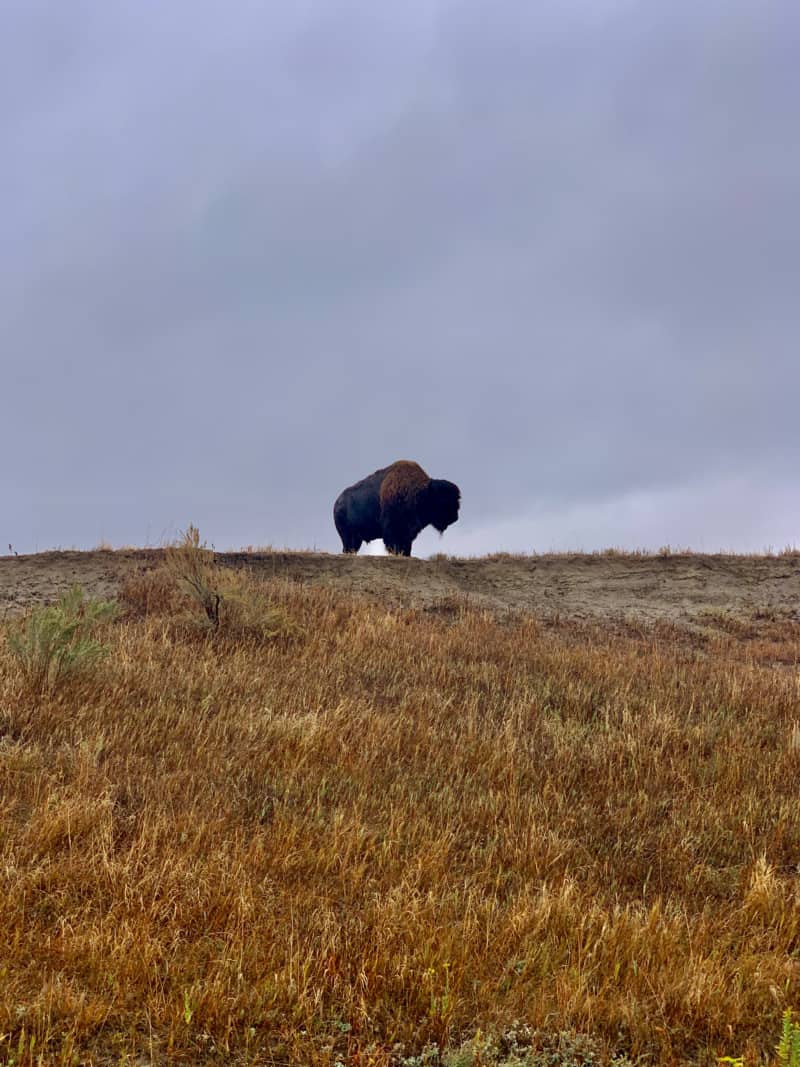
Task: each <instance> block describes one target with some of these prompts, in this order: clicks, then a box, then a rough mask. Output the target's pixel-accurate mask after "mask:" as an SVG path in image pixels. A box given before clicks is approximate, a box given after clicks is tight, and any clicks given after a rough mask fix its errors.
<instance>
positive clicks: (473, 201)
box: [0, 0, 800, 551]
mask: <svg viewBox="0 0 800 1067" xmlns="http://www.w3.org/2000/svg"><path fill="white" fill-rule="evenodd" d="M799 38H800V13H798V12H797V11H796V10H795V9H794V7H793V6H792V5H789V4H788V3H780V2H775V3H774V4H768V5H752V4H750V3H749V2H745V0H733V2H725V3H723V2H722V0H712V2H710V3H707V4H703V5H695V4H690V3H688V2H687V0H679V2H677V3H675V4H671V5H652V4H647V3H644V2H639V3H636V2H626V3H623V2H616V3H614V2H611V0H608V2H606V3H599V2H597V0H592V2H591V3H590V2H589V0H583V2H577V0H576V2H575V3H573V4H571V5H563V4H558V5H556V4H555V3H544V4H537V5H530V4H526V3H523V2H522V0H513V2H512V0H502V2H500V3H498V4H493V5H491V6H490V5H487V4H485V3H479V2H477V0H460V2H450V3H444V2H443V3H441V4H439V5H438V6H430V5H422V4H421V3H419V4H415V3H412V4H410V5H401V6H400V8H399V9H398V10H397V11H395V10H394V9H391V12H390V11H389V9H383V8H378V7H376V6H375V5H374V4H367V3H366V2H360V3H359V2H351V3H337V4H336V5H330V4H323V3H322V0H308V2H306V3H304V4H298V5H296V6H294V5H293V6H292V7H291V9H290V8H286V9H285V10H280V9H273V8H270V9H269V10H267V9H266V8H265V7H264V6H263V5H261V4H257V3H254V2H253V3H242V4H239V5H236V9H235V11H234V10H233V9H229V8H225V7H224V6H223V5H221V4H219V3H218V2H211V0H203V2H200V3H192V4H189V3H188V2H178V3H175V4H170V5H160V4H157V3H156V2H155V0H147V2H145V3H143V4H137V5H124V6H119V5H113V6H112V5H104V4H101V3H100V2H99V0H84V2H82V3H75V4H70V5H68V6H67V7H65V6H63V5H57V4H56V3H55V2H45V0H38V2H37V3H31V2H30V0H26V2H25V3H22V2H21V0H19V2H12V3H10V4H6V5H4V7H3V11H2V13H0V42H1V43H0V71H2V74H0V78H2V84H0V123H2V128H3V130H4V142H5V144H6V145H7V146H8V152H7V153H6V164H5V166H4V169H3V171H2V173H0V196H2V197H3V203H4V206H5V210H4V211H3V216H2V217H3V223H2V230H3V249H4V254H3V256H2V259H1V260H0V328H1V329H2V335H3V346H2V357H1V358H2V360H3V379H4V382H5V383H6V390H5V394H6V403H5V404H4V408H5V415H4V419H3V423H2V430H0V434H2V437H1V438H0V443H2V445H3V448H4V452H5V454H6V456H7V457H9V458H10V459H11V460H12V462H10V463H9V465H8V467H7V472H8V473H7V478H6V480H5V483H4V489H5V492H4V494H3V497H4V499H3V509H2V514H3V519H4V522H3V530H2V531H0V536H2V537H3V539H4V541H6V540H11V541H13V542H14V543H15V546H16V547H18V548H20V550H22V549H23V548H32V547H34V546H37V545H38V546H39V547H44V546H47V545H51V544H55V543H61V544H71V543H77V544H83V545H89V544H92V543H94V542H95V541H96V540H97V539H98V538H99V537H101V536H105V537H109V538H111V539H112V540H113V541H115V542H116V543H119V542H131V541H133V542H140V541H142V540H144V539H145V538H146V537H150V538H152V539H157V538H158V537H160V536H162V535H163V534H164V533H169V532H171V531H172V530H174V528H175V527H176V526H183V525H185V524H186V522H188V521H194V522H199V524H200V526H201V529H202V530H203V531H204V533H206V535H207V536H208V537H209V539H212V540H214V541H215V542H216V543H217V544H242V543H264V542H273V543H278V544H284V543H285V544H295V545H298V546H301V545H310V544H315V545H317V546H318V547H324V548H336V547H337V539H336V536H335V531H334V530H333V526H332V523H331V519H330V506H331V502H332V500H333V498H334V497H335V495H336V493H337V492H338V490H339V489H340V488H341V487H342V486H343V485H344V484H347V483H349V482H350V481H352V480H354V479H356V478H357V477H360V476H361V475H363V474H365V473H367V472H368V471H370V470H372V469H374V468H375V467H377V466H379V465H381V464H383V463H385V462H387V461H390V460H391V459H394V458H398V457H412V458H416V459H418V460H419V461H420V462H422V463H423V464H424V465H425V466H426V467H427V468H428V469H429V470H430V471H431V472H432V473H434V474H439V475H442V476H446V477H450V478H453V479H454V480H456V481H458V482H459V484H461V486H462V490H463V493H464V510H463V516H462V520H461V522H460V523H459V525H458V527H454V528H453V529H452V530H451V531H448V534H447V535H446V537H445V539H444V541H443V542H442V547H446V548H448V549H454V550H463V551H489V550H492V549H493V548H495V547H506V548H516V549H520V548H525V547H529V548H534V547H536V548H545V547H548V548H549V547H559V545H562V546H564V547H575V546H576V545H581V546H582V547H585V548H591V547H596V546H598V545H600V544H602V543H607V542H608V538H609V537H613V539H614V542H615V543H627V544H633V545H639V544H643V543H651V544H652V543H654V542H655V541H657V542H658V543H659V544H661V543H663V542H665V541H667V540H673V541H675V542H678V543H686V542H688V541H694V542H695V543H697V544H698V546H699V545H700V543H701V542H702V543H703V544H704V546H705V547H709V548H711V547H716V542H719V543H720V544H725V546H726V547H763V544H764V543H775V544H781V543H783V541H785V540H792V539H794V537H795V534H794V533H793V531H795V530H796V529H797V524H798V519H800V506H799V505H798V499H797V494H796V490H795V488H794V469H793V468H794V465H795V463H796V457H797V454H798V445H799V444H800V440H799V438H800V433H799V432H798V429H797V425H798V423H797V419H796V416H795V413H794V406H795V397H796V396H797V395H798V387H800V367H799V366H798V360H797V357H796V353H795V351H794V346H795V343H796V338H797V334H798V325H800V323H799V322H798V320H799V319H800V310H799V309H798V305H797V301H796V298H795V294H794V289H795V286H796V278H797V275H798V267H800V224H798V222H797V214H796V211H795V210H794V208H795V205H794V195H795V190H796V189H797V188H798V186H799V184H800V146H799V145H798V143H797V138H796V117H797V115H796V112H797V105H796V101H797V99H798V95H800V73H798V72H797V67H796V63H795V57H796V55H797V49H798V46H800V39H799ZM632 501H633V502H634V503H631V502H632ZM642 501H646V507H645V506H644V505H643V504H642V503H641V502H642ZM687 501H691V502H692V503H687ZM637 502H638V503H637ZM754 511H755V512H757V521H754ZM613 515H617V516H618V517H619V521H620V522H622V521H623V520H624V523H625V524H626V528H620V526H619V522H618V523H616V524H615V523H614V522H612V521H610V518H609V517H610V516H613ZM723 516H724V523H725V525H724V527H721V526H720V521H721V517H723ZM576 526H577V527H578V528H577V529H576ZM6 530H7V531H8V532H7V533H6ZM659 531H664V536H660V535H659ZM682 531H685V532H684V533H683V535H682ZM773 531H774V537H773V536H772V533H773ZM668 532H669V533H668ZM667 533H668V536H667ZM500 541H502V542H503V544H502V545H500V544H499V543H498V542H500ZM420 547H421V548H423V547H424V548H427V549H429V550H431V551H436V550H437V549H438V548H439V542H438V539H436V538H433V537H432V536H431V538H427V537H426V539H425V540H424V541H421V542H420Z"/></svg>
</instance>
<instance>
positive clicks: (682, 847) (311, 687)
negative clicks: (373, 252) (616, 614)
mask: <svg viewBox="0 0 800 1067" xmlns="http://www.w3.org/2000/svg"><path fill="white" fill-rule="evenodd" d="M106 555H109V556H110V555H111V554H106ZM33 559H35V557H33ZM576 559H578V560H579V562H577V563H575V564H574V567H575V569H576V570H577V571H579V572H580V573H583V572H584V570H585V566H586V565H585V564H584V563H581V562H580V557H576ZM21 562H22V561H21V560H20V561H9V563H8V567H13V566H14V565H15V564H21ZM106 562H108V561H106ZM651 562H652V561H651ZM774 562H775V565H776V566H778V564H779V563H780V564H781V565H785V566H787V567H792V568H794V569H793V575H794V577H793V579H792V580H793V581H794V582H796V580H797V562H798V561H797V560H796V559H789V560H782V561H781V560H775V561H774ZM4 563H5V561H4ZM499 563H502V561H499ZM616 563H620V561H619V560H617V561H616ZM361 564H363V565H364V566H363V571H364V573H366V574H367V575H369V574H370V573H372V572H371V571H370V568H375V565H376V564H377V565H381V566H383V567H384V568H386V567H387V566H394V565H399V566H401V567H406V568H407V569H408V568H411V569H412V570H413V568H416V570H414V571H413V573H415V574H417V576H418V577H417V579H415V580H418V581H419V582H420V583H422V584H424V575H425V573H426V572H425V571H424V567H425V564H423V563H421V562H420V561H413V560H412V561H398V560H348V561H347V566H348V567H356V568H358V567H359V566H360V565H361ZM81 565H82V564H81ZM103 565H104V566H105V565H106V564H103ZM621 565H624V561H622V564H621ZM635 565H636V564H635V561H629V566H630V567H635ZM108 566H109V567H110V568H111V570H110V571H109V573H111V571H113V561H112V563H108ZM148 566H154V567H155V569H154V570H151V571H148V572H147V573H138V572H137V571H136V570H135V569H134V568H133V567H132V566H131V567H128V565H127V564H125V567H124V568H123V571H124V573H122V574H121V577H120V575H119V574H118V575H117V578H116V579H115V581H117V582H119V581H121V582H122V585H121V587H120V589H119V592H118V595H119V597H120V614H119V616H118V618H117V619H116V620H115V621H112V622H108V623H105V624H103V625H102V626H101V628H100V630H99V631H98V637H99V639H100V640H102V641H103V643H104V644H105V645H106V646H107V647H108V653H107V655H106V656H105V658H104V659H102V660H101V661H99V662H98V663H97V664H96V665H94V666H93V667H92V669H91V670H87V671H86V672H84V674H82V675H81V674H79V675H77V676H76V677H75V678H73V679H67V680H66V681H65V682H64V683H62V684H60V685H58V686H56V687H54V688H53V690H52V691H47V690H42V689H38V688H34V687H32V686H31V685H30V684H29V683H28V682H27V681H26V677H25V674H24V672H23V670H22V668H21V666H20V663H19V662H18V661H17V659H16V658H15V657H14V656H13V655H12V651H11V649H10V647H9V645H8V643H7V641H6V640H5V639H3V638H0V841H1V842H2V865H0V878H2V888H1V891H0V934H1V936H2V956H1V957H0V1064H2V1065H8V1064H11V1063H14V1064H15V1065H17V1064H23V1065H27V1064H31V1065H32V1064H38V1063H43V1064H50V1063H59V1064H65V1065H66V1064H73V1063H87V1064H111V1063H128V1064H145V1063H148V1064H149V1063H159V1062H160V1063H171V1062H181V1063H187V1064H200V1063H225V1064H228V1063H232V1064H275V1065H279V1064H308V1065H323V1064H331V1065H333V1064H334V1063H336V1062H337V1061H339V1062H341V1063H343V1064H351V1063H352V1064H360V1065H365V1064H375V1065H388V1064H390V1063H391V1064H401V1063H403V1064H405V1065H407V1067H420V1065H422V1064H429V1065H431V1067H436V1065H437V1064H439V1063H447V1064H448V1067H469V1065H476V1067H477V1065H481V1064H493V1063H506V1064H509V1065H512V1064H519V1065H521V1064H529V1065H531V1067H533V1065H544V1064H573V1063H574V1064H579V1063H595V1062H596V1063H601V1062H609V1061H611V1060H612V1058H613V1057H616V1062H618V1063H620V1064H623V1063H628V1062H631V1063H636V1062H641V1063H648V1064H654V1063H706V1064H716V1063H717V1062H718V1057H719V1056H722V1055H731V1056H740V1055H743V1056H744V1057H745V1063H747V1064H749V1063H753V1064H755V1063H767V1062H775V1061H774V1060H773V1059H772V1058H771V1057H772V1050H773V1049H774V1046H775V1042H776V1039H777V1036H778V1033H779V1031H780V1023H781V1015H782V1012H783V1011H784V1009H786V1008H792V1009H796V1008H798V1007H800V804H799V803H798V794H799V793H800V674H798V661H799V660H800V622H798V615H797V612H796V610H794V609H793V607H792V605H791V604H790V603H788V602H787V603H784V602H782V603H781V604H780V605H778V606H774V605H773V606H772V607H769V608H765V607H764V606H763V605H762V606H761V607H754V606H753V605H757V604H759V603H761V601H760V600H759V596H758V594H754V599H753V605H749V606H748V605H745V608H744V609H742V610H739V611H737V612H736V613H731V612H728V611H726V610H723V608H722V607H721V606H720V605H719V604H716V605H715V606H714V607H713V610H711V609H709V610H706V611H705V612H704V614H703V615H702V625H700V624H699V622H698V619H700V616H698V618H696V619H695V620H694V622H693V624H692V625H691V626H689V625H683V624H682V623H681V622H680V620H677V621H676V619H675V618H674V617H672V616H671V615H669V614H668V613H665V616H664V618H663V619H662V620H661V621H659V620H658V619H644V620H642V618H639V619H638V620H636V621H635V622H634V621H630V620H628V621H627V622H626V621H624V620H623V619H621V618H617V619H616V620H615V621H614V622H613V624H612V623H611V622H609V621H608V619H606V620H604V619H602V618H600V617H592V618H585V619H576V618H575V617H566V616H563V615H561V614H558V613H556V614H550V615H547V614H546V613H544V612H540V613H539V618H536V617H534V616H533V615H531V614H528V613H526V612H524V611H519V610H517V609H516V608H515V609H514V610H512V611H506V612H503V613H500V614H498V613H497V612H496V611H493V610H489V609H488V608H486V607H481V606H480V605H478V606H476V605H475V604H470V603H469V602H468V601H466V600H465V599H464V598H463V597H462V596H460V595H452V594H451V593H447V594H446V595H442V596H438V597H435V596H434V597H428V598H423V599H422V600H420V601H419V602H418V603H415V602H414V600H413V598H411V602H410V603H404V602H403V600H402V598H400V599H391V598H390V597H388V596H383V597H372V598H369V597H366V596H363V595H362V596H356V595H354V594H353V593H352V592H349V591H348V589H347V588H346V583H344V582H340V583H339V584H338V585H336V586H335V587H334V586H332V585H328V586H327V587H325V586H321V585H319V584H313V582H312V583H311V584H308V583H303V582H298V581H288V580H287V578H286V577H284V576H282V575H281V574H280V573H279V571H277V570H275V571H274V572H273V573H272V574H270V573H269V572H268V569H265V568H261V570H260V571H258V572H257V573H255V574H251V575H248V576H247V577H244V578H242V577H237V578H236V583H237V585H236V595H237V596H238V597H239V598H240V599H242V598H243V599H244V601H246V602H248V603H249V604H251V605H255V607H254V608H253V610H254V611H256V613H257V612H258V611H261V612H267V613H269V612H272V614H273V615H274V619H276V620H278V622H277V624H276V625H275V627H274V629H275V630H276V631H277V633H276V634H275V635H274V636H269V635H268V634H266V631H264V632H262V631H259V629H258V627H257V626H253V625H251V623H252V621H253V619H252V612H251V614H250V615H247V616H246V617H245V618H244V621H243V623H242V625H240V626H230V627H226V626H221V627H220V628H219V630H217V631H211V630H208V629H205V628H204V627H203V625H202V618H203V617H202V612H201V611H200V609H199V608H198V607H197V605H196V604H193V603H192V602H190V601H188V600H187V599H186V598H185V596H184V595H183V594H181V593H179V592H178V591H177V588H176V585H175V578H174V572H168V571H166V570H165V569H163V564H162V563H161V561H160V560H150V561H149V563H148ZM76 567H78V570H80V566H79V565H77V564H76ZM431 567H432V568H434V567H435V565H431ZM420 568H423V569H422V570H420ZM5 573H6V575H8V574H9V573H11V572H10V571H8V570H6V572H5ZM394 573H395V574H400V573H401V572H400V571H395V572H394ZM409 573H411V570H409ZM227 574H228V571H226V575H227ZM420 576H421V577H420ZM73 577H74V575H73ZM78 577H80V574H79V575H78ZM211 580H212V581H213V580H219V582H220V583H222V584H223V585H225V582H228V583H230V581H231V580H232V579H231V578H230V577H226V576H224V575H222V574H221V572H220V573H218V574H216V576H212V578H211ZM57 584H58V583H56V585H57ZM112 585H113V586H114V588H116V585H114V581H112V579H111V578H109V586H108V588H109V589H110V588H111V586H112ZM368 585H369V583H368V580H366V579H365V580H364V582H363V583H362V586H361V587H360V592H362V593H363V592H367V591H368V589H367V588H366V587H367V586H368ZM225 588H227V586H225ZM785 599H786V598H784V600H785ZM15 603H16V606H17V608H18V609H20V608H21V607H23V606H24V605H22V604H21V603H20V601H19V599H18V598H17V600H16V601H15ZM270 617H271V618H272V616H270ZM273 621H274V620H273ZM6 625H7V626H8V625H9V624H6ZM434 1043H435V1044H436V1045H437V1046H438V1051H437V1049H436V1048H434V1047H433V1044H434Z"/></svg>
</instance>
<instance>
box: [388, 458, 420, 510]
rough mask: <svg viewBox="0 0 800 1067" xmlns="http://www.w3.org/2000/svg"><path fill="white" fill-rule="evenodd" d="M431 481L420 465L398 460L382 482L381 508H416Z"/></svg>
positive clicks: (406, 460) (408, 460) (410, 461)
mask: <svg viewBox="0 0 800 1067" xmlns="http://www.w3.org/2000/svg"><path fill="white" fill-rule="evenodd" d="M430 481H431V480H430V478H429V477H428V475H427V474H426V473H425V471H424V470H423V469H422V467H420V465H419V463H414V461H413V460H410V459H398V460H397V462H396V463H393V464H392V465H391V467H390V468H389V470H388V473H387V474H386V477H385V478H384V479H383V481H382V482H381V491H380V501H381V508H387V507H391V508H396V507H398V506H403V507H410V508H414V507H416V504H417V499H418V498H419V496H420V495H421V494H422V493H423V492H424V491H425V490H426V489H427V488H428V486H429V485H430Z"/></svg>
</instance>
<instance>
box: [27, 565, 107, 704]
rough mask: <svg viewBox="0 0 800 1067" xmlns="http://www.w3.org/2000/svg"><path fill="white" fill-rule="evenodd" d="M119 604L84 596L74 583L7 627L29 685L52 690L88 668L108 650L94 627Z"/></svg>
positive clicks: (37, 688) (43, 689)
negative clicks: (50, 601)
mask: <svg viewBox="0 0 800 1067" xmlns="http://www.w3.org/2000/svg"><path fill="white" fill-rule="evenodd" d="M116 610H117V608H116V604H115V603H114V602H113V601H105V600H84V595H83V590H82V589H81V587H80V586H77V585H76V586H74V587H73V588H72V589H70V590H69V592H68V593H65V594H64V595H63V596H62V597H61V599H60V600H59V601H58V603H56V604H51V605H49V606H47V607H38V608H34V609H33V611H31V613H30V614H29V615H28V616H27V617H26V618H25V619H23V620H22V621H20V622H18V623H15V624H12V625H11V626H10V627H9V629H8V647H9V649H10V650H11V652H12V654H13V655H14V657H15V658H16V659H17V661H18V663H19V664H20V666H21V668H22V671H23V674H24V675H25V679H26V681H27V683H28V685H29V686H30V687H31V688H32V689H35V690H37V691H38V692H52V691H53V690H54V689H55V688H56V687H57V686H58V685H59V684H61V683H62V682H63V681H64V680H65V679H66V678H68V677H70V676H74V675H77V674H80V673H82V672H85V671H87V670H89V669H90V668H91V667H93V666H94V665H95V664H96V663H97V662H98V661H99V660H101V659H102V658H103V657H104V656H105V655H106V653H107V649H106V647H105V645H102V644H101V643H100V642H99V641H97V640H95V638H94V637H92V631H93V630H94V629H95V628H96V627H97V626H99V625H100V624H101V623H103V622H107V621H109V620H110V619H112V618H113V617H114V616H115V614H116Z"/></svg>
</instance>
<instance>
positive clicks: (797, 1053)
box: [775, 1008, 800, 1067]
mask: <svg viewBox="0 0 800 1067" xmlns="http://www.w3.org/2000/svg"><path fill="white" fill-rule="evenodd" d="M775 1051H776V1052H777V1054H778V1064H779V1067H800V1023H796V1022H794V1021H793V1020H792V1013H791V1011H790V1010H789V1009H788V1008H787V1009H786V1011H785V1012H784V1013H783V1025H782V1027H781V1037H780V1040H779V1041H778V1044H777V1045H776V1046H775Z"/></svg>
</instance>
